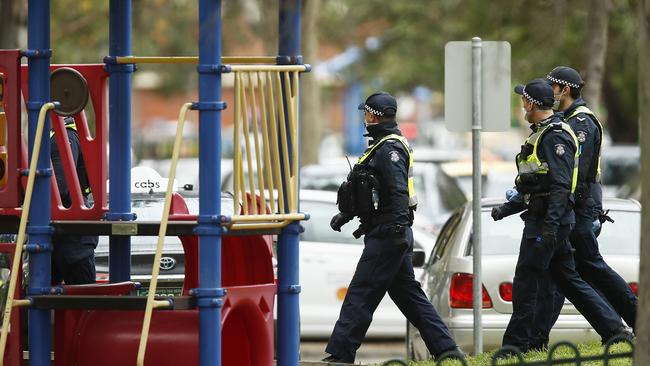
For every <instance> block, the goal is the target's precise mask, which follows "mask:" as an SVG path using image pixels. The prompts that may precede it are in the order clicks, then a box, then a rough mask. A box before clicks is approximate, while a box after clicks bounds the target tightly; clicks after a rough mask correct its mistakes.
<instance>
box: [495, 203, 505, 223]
mask: <svg viewBox="0 0 650 366" xmlns="http://www.w3.org/2000/svg"><path fill="white" fill-rule="evenodd" d="M504 217H506V215H505V213H504V212H503V208H501V206H497V207H492V219H493V220H494V221H499V220H501V219H502V218H504Z"/></svg>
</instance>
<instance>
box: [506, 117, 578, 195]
mask: <svg viewBox="0 0 650 366" xmlns="http://www.w3.org/2000/svg"><path fill="white" fill-rule="evenodd" d="M558 127H561V128H562V130H564V131H565V132H566V133H568V134H569V135H571V138H572V139H573V143H574V145H575V149H576V152H575V156H574V159H575V162H574V166H573V177H572V182H571V193H573V192H574V191H575V189H576V185H577V184H578V157H579V155H580V153H579V151H578V139H577V137H576V135H575V133H573V130H572V129H571V126H569V125H568V124H567V123H564V122H554V123H549V124H547V125H544V126H541V127H540V128H538V129H537V131H536V132H535V133H533V134H532V135H530V136H528V138H527V139H526V145H530V146H532V148H533V151H532V153H530V155H528V156H526V157H523V156H521V154H519V155H517V171H518V172H519V175H522V174H540V175H546V174H548V172H549V168H548V163H546V162H545V161H541V160H540V159H539V156H538V155H537V147H538V146H539V142H540V141H541V140H542V136H544V134H545V133H546V132H548V131H552V130H554V129H557V128H558ZM517 179H519V176H518V177H517Z"/></svg>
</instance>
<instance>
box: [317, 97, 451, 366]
mask: <svg viewBox="0 0 650 366" xmlns="http://www.w3.org/2000/svg"><path fill="white" fill-rule="evenodd" d="M359 109H363V111H364V121H365V124H366V129H367V131H368V135H367V136H370V137H371V138H372V140H371V141H370V146H369V147H368V149H367V150H366V152H365V153H364V154H363V156H361V158H359V162H358V163H357V164H356V165H355V166H354V168H353V170H352V172H351V173H350V175H349V176H348V180H347V181H346V182H344V183H343V184H342V185H341V187H340V189H339V196H338V204H339V210H340V211H341V212H340V213H339V214H337V215H336V216H334V217H333V218H332V221H331V223H330V225H331V227H332V229H334V230H336V231H340V230H341V226H343V225H345V224H346V223H347V222H349V221H350V220H352V218H353V217H354V216H358V217H359V219H360V221H361V226H360V227H359V229H358V230H357V231H355V233H354V235H355V236H356V237H360V236H361V235H365V237H364V244H365V247H364V250H363V254H362V255H361V258H360V259H359V263H358V264H357V269H356V271H355V273H354V276H353V277H352V281H351V282H350V286H349V287H348V291H347V294H346V296H345V299H344V300H343V305H342V307H341V313H340V315H339V319H338V321H337V322H336V325H335V327H334V330H333V331H332V335H331V337H330V340H329V343H328V344H327V348H326V352H327V353H329V354H330V355H331V356H329V357H327V358H325V359H324V360H323V361H328V362H342V363H353V362H354V359H355V355H356V351H357V349H358V348H359V346H360V345H361V342H362V341H363V338H364V336H365V334H366V331H367V330H368V327H369V326H370V322H371V321H372V314H373V313H374V311H375V309H376V308H377V305H379V302H380V301H381V299H382V298H383V297H384V295H385V294H386V292H388V295H389V296H390V298H391V299H392V300H393V301H394V302H395V304H396V305H397V307H398V308H399V309H400V311H401V312H402V313H403V314H404V315H405V316H406V318H407V319H408V320H409V321H410V322H411V324H413V325H414V326H415V327H416V328H418V329H419V330H420V333H421V334H422V338H423V340H424V342H425V343H426V345H427V348H428V349H429V351H430V352H431V354H432V355H434V356H435V357H438V356H440V355H442V354H443V353H445V352H447V351H455V352H458V356H459V357H462V354H460V351H458V350H457V347H456V342H455V341H454V340H453V339H452V338H451V335H450V333H449V330H448V329H447V326H446V325H445V324H444V323H443V322H442V319H440V316H438V314H437V313H436V311H435V310H434V308H433V306H432V305H431V303H430V302H429V301H428V299H427V297H426V295H425V294H424V292H423V291H422V289H421V288H420V283H418V282H417V281H416V280H415V276H414V275H413V264H412V257H413V233H412V231H411V225H412V224H413V210H414V209H415V205H416V204H417V199H416V197H415V192H414V190H413V173H412V172H413V159H412V156H411V149H410V147H409V145H408V142H407V141H406V139H405V138H404V137H402V135H401V132H400V130H399V128H398V127H397V122H396V121H395V114H396V112H397V102H396V100H395V98H393V96H391V95H390V94H388V93H385V92H378V93H374V94H372V95H371V96H369V97H368V98H367V99H366V102H365V103H362V104H361V105H360V106H359Z"/></svg>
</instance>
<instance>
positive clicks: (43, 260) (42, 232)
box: [17, 0, 52, 366]
mask: <svg viewBox="0 0 650 366" xmlns="http://www.w3.org/2000/svg"><path fill="white" fill-rule="evenodd" d="M27 19H28V22H29V24H28V33H27V35H28V39H27V47H28V48H29V50H28V51H27V52H26V54H27V55H28V57H29V59H28V65H29V66H28V67H29V99H28V101H27V110H28V118H29V136H28V141H29V153H30V155H31V152H32V149H33V146H34V137H35V133H36V125H37V123H38V114H39V110H40V108H41V106H42V105H43V104H44V103H47V102H49V101H50V56H51V52H52V51H51V50H50V2H49V0H46V1H42V0H29V3H28V16H27ZM49 131H50V119H49V114H48V116H47V117H46V118H45V124H44V128H43V133H45V134H48V135H46V136H48V137H49ZM30 158H31V157H30ZM37 170H38V172H37V173H36V174H37V175H36V179H35V183H34V193H33V201H34V202H38V205H34V206H32V207H31V208H30V213H29V226H28V229H27V233H28V234H29V239H28V241H29V244H35V245H39V246H41V247H42V248H44V250H42V251H35V252H31V253H30V254H29V268H31V273H30V279H29V288H28V289H27V294H28V295H43V294H45V293H49V289H50V286H52V283H51V281H52V279H51V265H52V264H51V250H52V244H51V242H52V237H51V235H52V227H51V226H50V178H51V174H52V170H51V168H50V139H49V138H43V140H42V141H41V151H40V154H39V156H38V163H37ZM21 244H22V243H18V244H17V245H21ZM50 314H51V312H50V311H49V310H36V309H29V311H28V316H29V326H28V327H29V332H28V338H29V348H30V365H39V366H40V365H50V363H51V361H50V350H51V347H52V321H51V315H50Z"/></svg>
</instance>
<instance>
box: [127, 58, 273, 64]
mask: <svg viewBox="0 0 650 366" xmlns="http://www.w3.org/2000/svg"><path fill="white" fill-rule="evenodd" d="M276 61H277V60H276V58H275V56H224V57H222V58H221V63H223V64H272V65H273V64H275V63H276ZM115 62H117V63H118V64H197V63H199V58H198V57H197V56H123V57H116V58H115Z"/></svg>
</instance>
